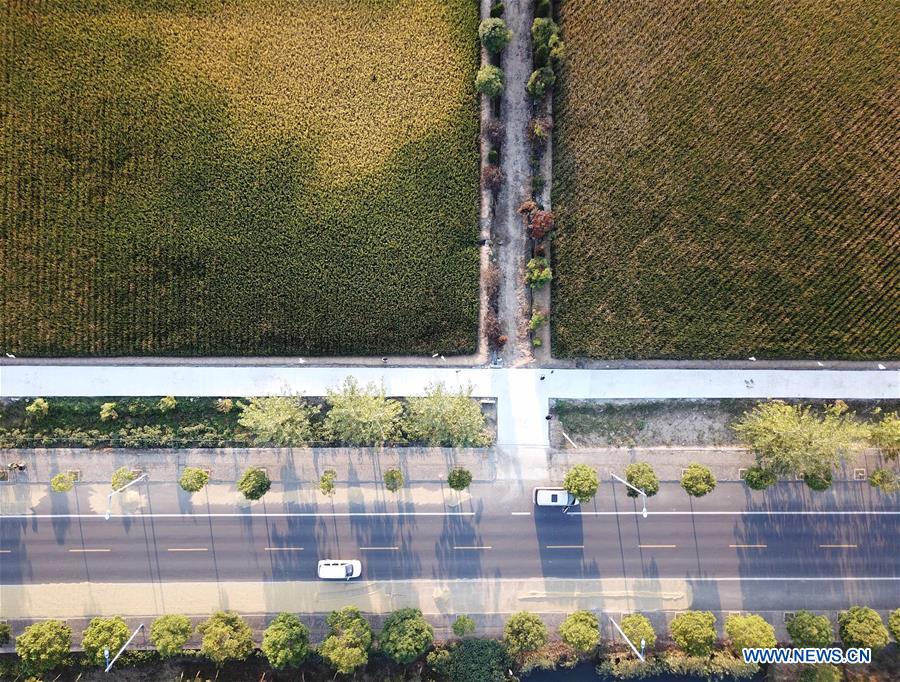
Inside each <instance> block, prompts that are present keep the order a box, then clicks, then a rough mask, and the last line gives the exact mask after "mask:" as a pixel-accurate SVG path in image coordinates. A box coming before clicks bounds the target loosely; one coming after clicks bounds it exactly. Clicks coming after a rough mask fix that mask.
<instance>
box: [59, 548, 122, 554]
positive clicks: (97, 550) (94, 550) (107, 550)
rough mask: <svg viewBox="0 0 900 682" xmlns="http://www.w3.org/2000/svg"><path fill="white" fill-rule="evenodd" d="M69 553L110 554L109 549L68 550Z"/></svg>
mask: <svg viewBox="0 0 900 682" xmlns="http://www.w3.org/2000/svg"><path fill="white" fill-rule="evenodd" d="M69 551H70V552H78V553H79V554H87V553H89V552H111V551H112V550H111V549H70V550H69Z"/></svg>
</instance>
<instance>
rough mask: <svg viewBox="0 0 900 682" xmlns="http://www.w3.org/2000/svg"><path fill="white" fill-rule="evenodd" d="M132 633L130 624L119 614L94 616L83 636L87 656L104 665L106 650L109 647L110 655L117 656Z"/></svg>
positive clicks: (91, 661) (82, 642)
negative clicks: (108, 616)
mask: <svg viewBox="0 0 900 682" xmlns="http://www.w3.org/2000/svg"><path fill="white" fill-rule="evenodd" d="M130 634H131V633H130V631H129V630H128V625H127V624H126V623H125V621H124V620H123V619H122V618H120V617H119V616H113V617H112V618H92V619H91V622H90V623H89V624H88V626H87V628H86V629H85V631H84V633H83V635H82V638H81V646H83V647H84V655H85V658H86V659H87V660H88V661H89V662H90V663H93V664H94V665H104V664H105V662H106V656H105V655H104V653H103V652H104V650H105V649H108V650H109V652H110V656H115V655H116V653H118V651H119V649H121V648H122V646H123V645H124V644H125V642H126V641H128V636H129V635H130Z"/></svg>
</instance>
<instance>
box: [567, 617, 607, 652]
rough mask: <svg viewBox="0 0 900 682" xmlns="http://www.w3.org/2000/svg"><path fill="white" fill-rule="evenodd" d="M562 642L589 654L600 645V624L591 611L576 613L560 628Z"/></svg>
mask: <svg viewBox="0 0 900 682" xmlns="http://www.w3.org/2000/svg"><path fill="white" fill-rule="evenodd" d="M559 635H560V637H562V641H563V642H565V643H566V644H568V645H569V646H570V647H572V648H573V649H575V650H576V651H579V652H581V653H588V652H591V651H593V650H594V649H596V648H597V645H598V644H600V624H599V622H598V621H597V616H595V615H594V614H593V613H591V612H590V611H576V612H575V613H572V614H570V615H569V616H567V617H566V619H565V620H564V621H563V622H562V624H561V625H560V626H559Z"/></svg>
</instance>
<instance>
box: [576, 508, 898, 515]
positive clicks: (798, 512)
mask: <svg viewBox="0 0 900 682" xmlns="http://www.w3.org/2000/svg"><path fill="white" fill-rule="evenodd" d="M566 513H567V514H568V515H569V516H638V515H641V516H643V512H642V511H641V510H637V511H569V512H566ZM647 515H648V516H897V515H900V511H894V510H884V511H879V510H874V509H859V510H852V511H819V510H815V509H810V510H796V511H788V510H785V511H778V510H765V511H761V510H743V511H741V510H738V509H735V510H732V511H652V510H648V511H647Z"/></svg>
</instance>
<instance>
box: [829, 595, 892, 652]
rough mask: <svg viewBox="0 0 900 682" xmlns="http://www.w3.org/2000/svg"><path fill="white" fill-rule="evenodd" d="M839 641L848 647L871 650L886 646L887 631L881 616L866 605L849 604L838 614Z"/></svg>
mask: <svg viewBox="0 0 900 682" xmlns="http://www.w3.org/2000/svg"><path fill="white" fill-rule="evenodd" d="M838 631H839V632H840V635H841V641H842V642H843V643H844V644H845V645H847V646H849V647H862V648H868V649H873V650H878V649H881V648H883V647H885V646H887V643H888V631H887V628H886V627H884V622H882V620H881V616H879V615H878V612H877V611H875V610H874V609H870V608H869V607H868V606H851V607H850V608H849V609H847V610H846V611H842V612H841V613H840V615H839V616H838Z"/></svg>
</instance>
